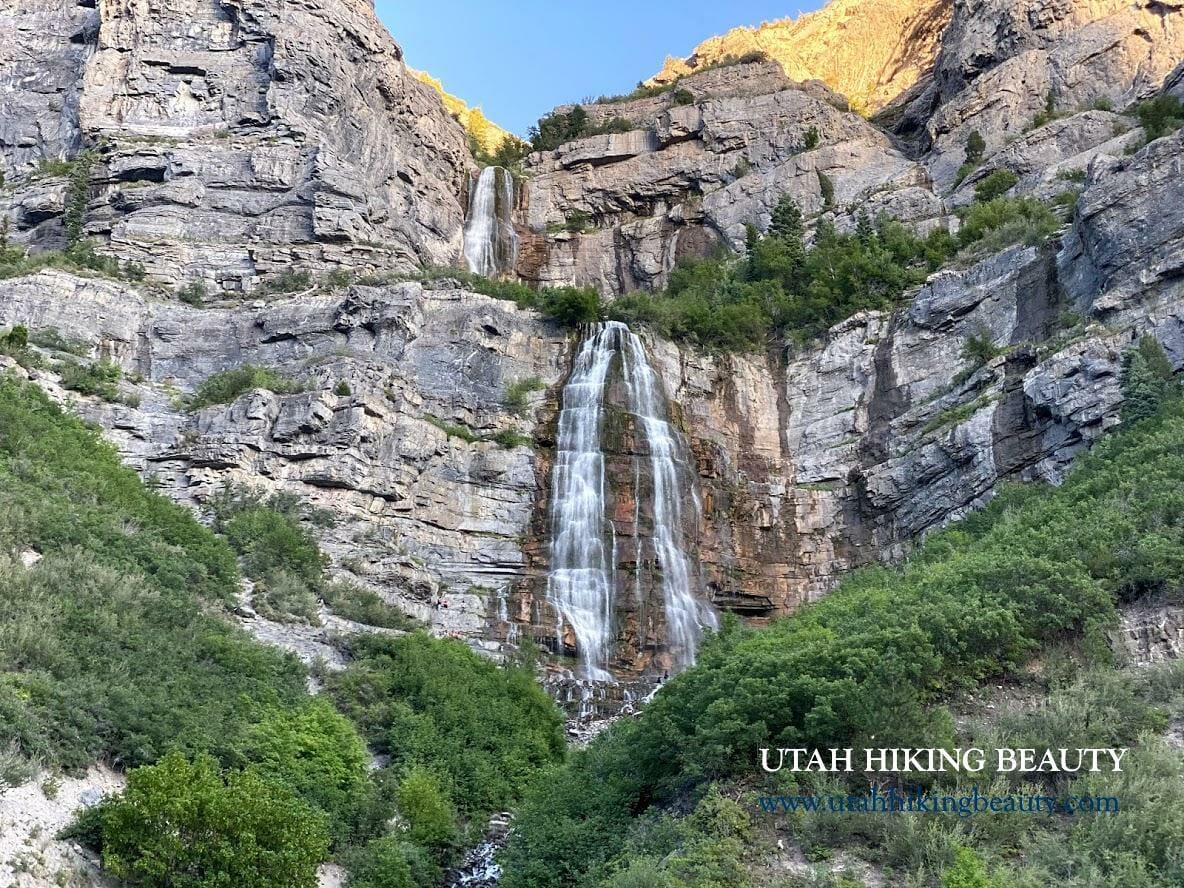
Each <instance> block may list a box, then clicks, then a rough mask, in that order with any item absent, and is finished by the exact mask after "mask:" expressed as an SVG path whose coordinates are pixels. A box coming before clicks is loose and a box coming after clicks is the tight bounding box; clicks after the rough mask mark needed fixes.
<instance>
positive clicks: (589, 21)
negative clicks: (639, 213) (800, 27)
mask: <svg viewBox="0 0 1184 888" xmlns="http://www.w3.org/2000/svg"><path fill="white" fill-rule="evenodd" d="M822 5H823V3H822V0H730V2H723V3H721V2H720V0H592V2H584V3H572V2H564V0H513V2H509V3H498V2H491V0H434V2H423V0H419V2H414V0H412V2H407V0H403V2H399V0H377V2H376V4H375V6H376V8H377V9H378V14H379V16H380V17H381V18H382V20H383V22H384V23H385V24H386V26H387V27H388V28H389V29H390V31H391V33H392V34H394V35H395V39H396V40H398V41H399V43H400V45H401V46H402V47H403V51H404V53H405V54H406V57H407V62H408V64H410V65H411V66H412V67H415V68H421V69H423V70H425V71H428V72H430V73H431V74H432V75H434V76H436V77H439V78H440V79H441V80H443V81H444V86H445V87H446V88H447V89H448V90H449V92H452V93H454V94H455V95H458V96H460V97H461V98H462V99H464V100H465V101H467V102H468V103H469V104H471V105H481V106H482V107H483V109H484V110H485V113H486V115H487V116H488V117H489V118H490V119H491V120H493V121H495V122H497V123H499V124H501V125H502V126H504V127H506V128H507V129H510V130H513V131H515V132H517V133H520V134H525V132H526V129H527V127H529V126H530V125H531V124H532V123H534V122H535V120H537V119H538V118H539V117H540V116H541V115H542V114H544V113H545V112H547V111H549V110H550V109H551V108H553V107H554V106H556V105H561V104H563V103H565V102H572V101H578V100H580V99H582V98H584V97H585V96H589V95H600V94H615V93H622V92H628V91H629V90H631V89H633V87H634V86H636V85H637V81H639V80H642V79H644V78H646V77H649V76H651V75H652V74H654V73H656V72H657V70H658V69H659V68H660V67H661V65H662V60H663V59H665V58H666V56H667V55H675V56H685V55H687V54H689V53H690V51H691V50H692V49H694V47H695V45H696V44H698V43H700V42H701V41H702V40H704V39H706V38H707V37H711V36H712V35H714V34H720V33H722V32H724V31H726V30H727V29H728V28H732V27H735V26H736V25H755V24H759V23H760V22H762V21H769V20H772V19H779V18H785V17H787V16H796V15H798V14H800V13H802V12H809V11H811V10H813V9H817V8H818V7H820V6H822Z"/></svg>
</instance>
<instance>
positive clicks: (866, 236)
mask: <svg viewBox="0 0 1184 888" xmlns="http://www.w3.org/2000/svg"><path fill="white" fill-rule="evenodd" d="M855 236H856V237H857V238H859V242H860V243H861V244H863V245H864V246H865V247H870V246H871V245H872V242H873V241H875V239H876V226H874V225H873V224H872V219H871V216H869V215H868V214H867V212H866V211H861V212H860V214H859V219H858V221H856V223H855Z"/></svg>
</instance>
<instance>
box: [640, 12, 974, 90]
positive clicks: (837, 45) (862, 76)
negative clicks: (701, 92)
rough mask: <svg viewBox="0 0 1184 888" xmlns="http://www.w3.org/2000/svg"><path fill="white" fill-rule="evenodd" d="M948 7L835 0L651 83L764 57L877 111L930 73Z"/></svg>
mask: <svg viewBox="0 0 1184 888" xmlns="http://www.w3.org/2000/svg"><path fill="white" fill-rule="evenodd" d="M950 6H951V4H950V3H949V2H946V0H881V2H876V3H866V2H863V0H834V2H832V3H828V4H827V5H826V6H824V7H823V8H822V9H821V10H819V11H818V12H813V13H809V14H807V15H803V16H800V17H799V18H797V19H784V20H782V21H776V22H766V23H765V24H763V25H761V26H760V27H757V28H736V29H734V30H732V31H729V32H728V33H727V34H724V35H723V36H722V37H713V38H711V39H710V40H706V41H704V42H703V43H701V44H699V45H698V46H697V47H695V50H694V52H693V53H692V54H691V55H690V56H689V57H688V58H686V59H674V58H671V59H667V60H666V64H665V66H664V67H663V69H662V71H661V72H660V73H658V74H657V75H656V76H655V77H653V78H652V80H651V81H650V82H651V83H654V84H665V83H673V82H674V81H676V80H678V79H680V78H682V77H685V76H687V75H688V74H693V73H695V72H696V71H701V70H703V69H705V68H710V67H712V66H713V65H718V64H720V63H721V62H724V61H726V60H728V59H734V58H743V57H745V56H749V55H752V54H763V55H764V56H766V57H767V58H769V59H770V60H772V61H774V62H776V63H777V64H778V65H780V66H781V68H782V69H783V70H784V71H785V74H786V76H788V77H790V78H791V79H793V80H798V81H806V80H821V81H823V82H825V83H826V84H828V85H829V86H830V87H831V88H832V89H834V90H836V91H838V92H840V93H842V94H843V95H845V96H847V97H848V98H850V99H851V100H852V101H853V102H855V103H856V104H857V105H858V106H859V107H860V108H861V109H864V110H867V111H877V110H879V109H880V108H882V107H883V106H884V105H887V104H888V103H889V102H891V101H892V100H893V99H895V98H896V97H897V96H898V95H900V94H901V93H902V92H904V91H905V90H907V89H909V88H910V87H912V86H913V85H914V84H915V83H916V82H917V81H918V80H919V79H920V78H921V77H923V76H924V75H926V74H927V73H928V72H929V69H930V68H931V67H932V66H933V61H934V58H935V56H936V55H937V49H938V45H939V41H940V39H941V35H942V31H943V29H944V28H945V26H946V24H947V22H948V21H949V17H950Z"/></svg>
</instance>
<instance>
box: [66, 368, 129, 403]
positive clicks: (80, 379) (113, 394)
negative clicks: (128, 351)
mask: <svg viewBox="0 0 1184 888" xmlns="http://www.w3.org/2000/svg"><path fill="white" fill-rule="evenodd" d="M56 369H57V371H58V374H59V375H60V376H61V378H62V385H63V386H65V387H66V388H68V389H70V390H71V391H75V392H78V393H79V394H80V395H92V396H94V397H97V398H102V399H103V400H104V401H111V402H116V401H119V400H120V397H119V381H120V380H121V379H122V378H123V371H122V370H120V369H119V365H117V364H112V363H111V362H110V361H96V362H95V363H93V364H82V363H79V362H78V361H62V362H61V363H59V364H58V365H57V367H56Z"/></svg>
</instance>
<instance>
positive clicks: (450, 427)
mask: <svg viewBox="0 0 1184 888" xmlns="http://www.w3.org/2000/svg"><path fill="white" fill-rule="evenodd" d="M423 419H424V422H426V423H428V424H429V425H434V426H435V427H436V428H438V429H439V430H440V431H442V432H443V433H444V434H445V435H447V436H448V437H449V438H459V439H460V440H462V441H465V442H467V443H469V444H475V443H476V442H478V441H480V440H481V436H480V435H478V434H477V433H476V432H474V431H473V430H472V429H471V428H469V427H468V426H465V425H460V424H459V423H455V422H448V421H447V420H444V419H440V418H439V417H438V416H432V415H431V414H430V413H429V414H425V415H424V417H423Z"/></svg>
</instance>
